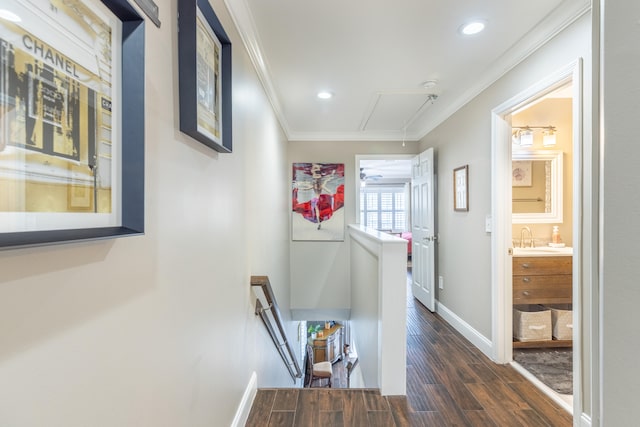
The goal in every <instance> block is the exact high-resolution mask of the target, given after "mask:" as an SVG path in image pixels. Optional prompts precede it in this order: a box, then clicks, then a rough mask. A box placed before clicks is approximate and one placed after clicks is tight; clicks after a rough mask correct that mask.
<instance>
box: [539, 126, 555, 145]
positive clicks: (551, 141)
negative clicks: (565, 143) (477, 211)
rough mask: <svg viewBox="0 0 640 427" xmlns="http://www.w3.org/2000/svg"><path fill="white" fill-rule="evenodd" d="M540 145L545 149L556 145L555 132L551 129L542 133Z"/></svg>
mask: <svg viewBox="0 0 640 427" xmlns="http://www.w3.org/2000/svg"><path fill="white" fill-rule="evenodd" d="M542 145H544V146H545V147H551V146H553V145H556V132H555V131H554V130H553V129H551V127H549V129H547V130H545V131H544V132H543V133H542Z"/></svg>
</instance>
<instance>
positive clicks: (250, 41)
mask: <svg viewBox="0 0 640 427" xmlns="http://www.w3.org/2000/svg"><path fill="white" fill-rule="evenodd" d="M224 3H225V5H226V6H227V10H228V11H229V15H231V19H232V20H233V23H234V24H235V26H236V29H237V30H238V33H239V34H240V38H241V39H242V43H243V44H244V47H245V49H246V50H247V54H248V55H249V58H250V59H251V62H252V63H253V66H254V68H255V69H256V73H257V74H258V78H259V79H260V82H261V83H262V87H263V88H264V91H265V93H266V95H267V98H268V99H269V102H270V103H271V107H272V108H273V111H274V113H275V115H276V117H277V119H278V121H279V122H280V126H281V127H282V130H283V131H284V133H285V135H286V137H287V139H288V140H290V139H291V138H290V134H291V132H290V128H289V124H288V122H287V118H286V117H285V115H284V113H283V112H282V107H281V106H280V101H279V99H278V96H277V94H276V91H275V89H274V87H273V83H272V81H273V80H272V79H271V73H270V72H269V66H268V64H267V60H266V59H265V57H264V55H262V50H263V49H262V43H261V42H260V37H259V35H258V30H257V29H256V24H255V21H254V19H253V15H252V14H251V10H250V9H249V6H248V5H247V2H246V1H245V0H224Z"/></svg>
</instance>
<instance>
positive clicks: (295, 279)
mask: <svg viewBox="0 0 640 427" xmlns="http://www.w3.org/2000/svg"><path fill="white" fill-rule="evenodd" d="M417 148H418V144H416V143H413V142H411V143H406V147H403V146H402V143H401V142H400V141H398V142H343V141H331V142H326V141H322V142H308V141H303V142H290V143H289V162H290V163H293V162H324V163H344V164H345V194H344V199H345V205H344V208H343V209H344V210H345V227H346V225H348V224H354V223H355V222H356V220H357V215H358V212H359V207H356V206H355V197H356V196H355V188H356V183H355V167H356V165H355V157H356V155H358V154H415V153H417V152H418V151H417ZM288 167H289V169H291V164H289V166H288ZM290 176H291V171H289V177H290ZM347 235H348V233H347V232H346V231H345V241H344V242H291V307H292V308H294V309H296V312H304V310H309V312H312V310H314V309H320V310H322V309H345V310H348V309H349V308H350V307H351V300H350V295H351V288H350V284H349V247H348V242H347V240H348V238H347ZM309 320H312V319H309ZM319 320H324V319H319Z"/></svg>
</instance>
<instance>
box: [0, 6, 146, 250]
mask: <svg viewBox="0 0 640 427" xmlns="http://www.w3.org/2000/svg"><path fill="white" fill-rule="evenodd" d="M101 1H102V3H103V4H104V5H105V6H106V7H107V8H108V9H109V10H110V11H111V12H112V13H113V14H114V15H115V16H116V17H117V18H118V19H119V20H120V21H121V23H122V46H121V53H122V58H121V66H122V84H121V93H120V94H117V95H118V96H120V97H121V101H122V102H121V112H122V117H121V118H120V120H121V122H120V123H121V136H120V142H121V148H120V149H121V165H120V171H121V174H120V177H119V179H120V182H121V191H120V203H121V212H120V218H121V220H120V221H118V225H116V226H107V227H89V228H72V229H63V230H58V229H52V230H37V231H18V232H6V233H0V249H8V248H14V247H28V246H41V245H50V244H57V243H68V242H77V241H84V240H94V239H107V238H115V237H122V236H128V235H140V234H144V166H145V163H144V162H145V159H144V136H145V135H144V123H145V115H144V83H145V62H144V51H145V48H144V33H145V29H144V28H145V25H144V24H145V21H144V19H143V18H142V17H141V16H140V15H139V14H138V12H137V11H136V10H135V9H134V8H133V7H132V6H131V5H130V4H129V3H128V2H127V0H101ZM113 97H114V98H115V97H116V94H115V93H114V94H113ZM71 215H73V214H71Z"/></svg>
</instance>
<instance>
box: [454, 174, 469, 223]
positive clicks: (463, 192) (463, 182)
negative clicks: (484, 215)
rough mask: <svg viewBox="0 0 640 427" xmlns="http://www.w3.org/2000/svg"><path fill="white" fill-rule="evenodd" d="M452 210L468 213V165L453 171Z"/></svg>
mask: <svg viewBox="0 0 640 427" xmlns="http://www.w3.org/2000/svg"><path fill="white" fill-rule="evenodd" d="M453 210H454V211H456V212H467V211H469V165H465V166H460V167H459V168H455V169H454V170H453Z"/></svg>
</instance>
